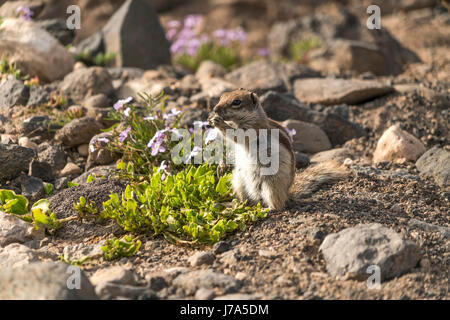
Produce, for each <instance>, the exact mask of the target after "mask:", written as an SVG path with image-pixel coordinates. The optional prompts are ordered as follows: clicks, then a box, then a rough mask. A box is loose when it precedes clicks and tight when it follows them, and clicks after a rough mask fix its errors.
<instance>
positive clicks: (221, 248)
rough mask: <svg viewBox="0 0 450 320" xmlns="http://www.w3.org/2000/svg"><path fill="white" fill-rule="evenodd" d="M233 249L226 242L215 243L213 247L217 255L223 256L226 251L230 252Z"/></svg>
mask: <svg viewBox="0 0 450 320" xmlns="http://www.w3.org/2000/svg"><path fill="white" fill-rule="evenodd" d="M230 249H231V246H230V244H229V243H228V242H226V241H219V242H216V243H214V245H213V247H212V251H213V252H214V253H215V254H221V253H224V252H226V251H228V250H230Z"/></svg>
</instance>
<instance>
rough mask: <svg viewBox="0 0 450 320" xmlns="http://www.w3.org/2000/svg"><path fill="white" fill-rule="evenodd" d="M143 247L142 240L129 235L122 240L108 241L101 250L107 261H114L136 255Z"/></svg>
mask: <svg viewBox="0 0 450 320" xmlns="http://www.w3.org/2000/svg"><path fill="white" fill-rule="evenodd" d="M141 245H142V242H141V241H140V240H138V239H134V238H133V237H132V236H130V235H127V236H125V237H124V238H122V239H117V238H114V239H110V240H106V243H105V245H104V246H102V247H101V249H102V251H103V257H104V258H105V259H106V260H114V259H120V258H124V257H130V256H132V255H134V254H135V253H136V252H138V251H139V249H140V247H141Z"/></svg>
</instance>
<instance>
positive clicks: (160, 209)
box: [102, 164, 267, 243]
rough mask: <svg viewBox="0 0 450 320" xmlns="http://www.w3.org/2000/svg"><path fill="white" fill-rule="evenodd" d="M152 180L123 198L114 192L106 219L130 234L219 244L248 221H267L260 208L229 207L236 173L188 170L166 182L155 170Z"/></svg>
mask: <svg viewBox="0 0 450 320" xmlns="http://www.w3.org/2000/svg"><path fill="white" fill-rule="evenodd" d="M153 170H154V172H153V175H152V176H151V177H150V179H149V181H145V182H142V183H140V184H137V185H135V186H132V185H129V186H127V188H126V190H125V192H124V194H123V195H122V198H121V199H120V198H119V195H118V194H115V193H114V194H111V195H110V200H108V201H106V202H104V203H103V207H104V211H103V212H102V216H103V217H104V218H110V219H113V220H115V221H116V222H117V223H118V224H119V225H120V226H122V227H123V228H124V230H126V231H132V232H136V233H142V232H144V233H148V232H152V233H153V234H154V235H159V234H162V235H164V236H165V237H166V239H168V240H169V241H181V242H183V241H188V242H201V243H214V242H217V241H219V240H220V239H222V238H223V237H224V236H225V235H226V234H227V233H229V232H233V231H235V230H236V229H240V230H244V229H245V226H246V224H247V223H249V222H253V221H256V220H258V219H263V218H265V217H266V216H267V210H263V209H262V208H261V206H260V205H258V206H256V207H249V206H246V205H245V203H238V202H234V203H230V201H231V200H232V195H231V186H230V181H231V174H227V175H225V176H222V177H220V178H219V179H218V180H217V179H216V170H215V168H214V167H212V166H210V165H208V164H204V165H201V166H199V167H194V166H189V167H187V168H186V169H184V170H181V171H180V172H178V173H177V174H176V175H175V174H174V175H171V176H168V177H166V178H165V179H162V175H163V173H162V172H161V171H159V172H158V169H157V168H153Z"/></svg>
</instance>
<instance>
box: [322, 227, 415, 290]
mask: <svg viewBox="0 0 450 320" xmlns="http://www.w3.org/2000/svg"><path fill="white" fill-rule="evenodd" d="M320 251H321V252H322V253H323V255H324V257H325V261H326V264H327V271H328V273H329V274H330V275H332V276H333V277H336V278H337V279H342V280H347V279H355V280H365V279H367V278H368V277H369V276H370V273H369V271H370V269H368V268H369V267H370V266H377V267H379V268H380V269H379V270H380V280H382V281H383V280H386V279H391V278H394V277H397V276H399V275H402V274H403V273H405V272H407V271H409V270H410V269H411V268H414V267H415V266H416V264H417V262H418V261H419V258H420V248H419V247H418V246H417V245H416V244H415V243H413V242H411V241H407V240H403V239H402V238H401V236H400V235H399V234H398V233H396V232H395V231H393V230H391V229H388V228H386V227H384V226H382V225H381V224H378V223H372V224H361V225H358V226H356V227H353V228H347V229H344V230H342V231H340V232H338V233H333V234H330V235H328V236H327V237H326V238H325V239H324V240H323V242H322V245H321V246H320ZM372 272H373V271H372Z"/></svg>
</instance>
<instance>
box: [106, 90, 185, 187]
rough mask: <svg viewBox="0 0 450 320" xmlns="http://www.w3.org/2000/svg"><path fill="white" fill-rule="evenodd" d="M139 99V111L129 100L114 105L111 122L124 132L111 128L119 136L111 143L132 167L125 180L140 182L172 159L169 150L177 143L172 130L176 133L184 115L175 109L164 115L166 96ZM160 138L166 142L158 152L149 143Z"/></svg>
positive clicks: (110, 145)
mask: <svg viewBox="0 0 450 320" xmlns="http://www.w3.org/2000/svg"><path fill="white" fill-rule="evenodd" d="M139 96H140V98H141V104H142V107H140V108H138V107H136V106H135V105H134V104H132V103H130V102H131V100H130V99H126V100H120V101H118V102H117V103H116V104H115V106H114V108H113V110H112V111H111V112H110V119H111V120H115V121H117V122H120V123H121V129H120V130H119V129H118V127H117V126H114V127H113V128H111V130H114V131H115V132H116V133H117V135H116V137H115V138H114V139H112V141H110V142H109V148H110V149H111V151H113V152H116V153H119V154H121V155H122V161H124V162H126V163H128V166H131V167H133V174H132V175H128V176H127V177H126V178H128V179H130V180H138V181H139V180H143V179H146V178H147V176H148V175H149V174H151V173H152V172H153V169H152V168H153V167H155V166H159V165H160V164H161V163H162V162H163V161H166V162H169V161H170V160H171V152H170V151H171V150H172V148H173V147H174V146H175V145H176V144H177V143H178V142H177V141H172V140H171V139H170V138H171V131H174V130H176V127H177V126H178V123H179V121H180V119H181V116H182V114H181V112H179V111H176V110H172V111H171V112H168V113H166V112H165V100H166V99H165V97H164V93H161V94H160V95H159V96H158V97H155V98H153V97H152V96H150V95H146V94H142V95H139ZM158 135H160V138H162V139H163V140H164V141H163V142H162V143H161V145H159V147H160V148H159V149H157V150H156V149H155V150H152V147H151V146H149V143H150V141H151V140H152V139H153V138H155V137H156V136H158ZM153 151H155V152H153ZM173 166H174V167H175V165H173ZM181 167H182V166H178V168H181Z"/></svg>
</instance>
